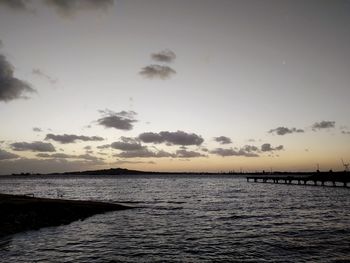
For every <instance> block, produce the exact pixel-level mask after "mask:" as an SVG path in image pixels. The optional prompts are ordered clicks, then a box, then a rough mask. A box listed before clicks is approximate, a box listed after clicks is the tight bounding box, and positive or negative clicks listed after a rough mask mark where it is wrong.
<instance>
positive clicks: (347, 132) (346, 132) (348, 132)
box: [341, 131, 350, 134]
mask: <svg viewBox="0 0 350 263" xmlns="http://www.w3.org/2000/svg"><path fill="white" fill-rule="evenodd" d="M341 133H342V134H350V131H341Z"/></svg>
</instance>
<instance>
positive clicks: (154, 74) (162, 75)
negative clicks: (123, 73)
mask: <svg viewBox="0 0 350 263" xmlns="http://www.w3.org/2000/svg"><path fill="white" fill-rule="evenodd" d="M140 74H141V75H142V76H144V77H146V78H149V79H153V78H159V79H168V78H170V77H171V75H174V74H176V71H175V70H173V69H172V68H171V67H169V66H162V65H149V66H146V67H144V68H142V70H141V71H140Z"/></svg>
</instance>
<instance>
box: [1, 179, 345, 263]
mask: <svg viewBox="0 0 350 263" xmlns="http://www.w3.org/2000/svg"><path fill="white" fill-rule="evenodd" d="M0 192H1V193H13V194H19V193H20V194H29V193H33V194H34V195H35V196H38V197H51V198H57V197H58V196H61V195H63V198H65V199H85V200H99V201H108V202H119V203H122V204H127V205H130V206H134V207H136V208H135V209H131V210H125V211H115V212H110V213H106V214H100V215H95V216H92V217H90V218H87V219H85V220H83V221H76V222H73V223H71V224H69V225H64V226H59V227H48V228H43V229H40V230H37V231H28V232H24V233H19V234H16V235H13V236H10V237H6V238H3V239H0V262H18V263H20V262H75V263H76V262H89V263H90V262H110V263H112V262H350V189H349V188H347V189H346V188H341V187H338V188H332V187H319V186H304V185H301V186H299V185H284V184H261V183H247V182H246V180H245V179H244V178H235V177H232V176H216V177H208V176H196V177H193V176H185V175H184V176H165V175H164V176H128V177H107V176H100V177H92V176H89V177H85V178H82V177H80V178H73V177H68V178H57V177H56V178H50V179H47V178H43V177H37V178H20V179H9V178H1V179H0Z"/></svg>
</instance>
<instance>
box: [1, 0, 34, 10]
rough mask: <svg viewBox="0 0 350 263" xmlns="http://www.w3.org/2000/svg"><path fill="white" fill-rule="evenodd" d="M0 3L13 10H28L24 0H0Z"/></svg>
mask: <svg viewBox="0 0 350 263" xmlns="http://www.w3.org/2000/svg"><path fill="white" fill-rule="evenodd" d="M0 5H4V6H6V7H8V8H11V9H13V10H15V11H26V10H28V7H27V1H26V0H0Z"/></svg>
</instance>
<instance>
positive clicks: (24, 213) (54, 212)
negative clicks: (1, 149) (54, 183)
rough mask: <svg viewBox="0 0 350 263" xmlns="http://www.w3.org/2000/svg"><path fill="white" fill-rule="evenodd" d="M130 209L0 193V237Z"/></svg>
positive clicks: (101, 203)
mask: <svg viewBox="0 0 350 263" xmlns="http://www.w3.org/2000/svg"><path fill="white" fill-rule="evenodd" d="M130 208H131V207H128V206H124V205H120V204H114V203H103V202H93V201H76V200H63V199H48V198H35V197H29V196H21V195H6V194H0V211H1V212H0V237H3V236H7V235H11V234H15V233H18V232H22V231H27V230H34V229H39V228H41V227H48V226H58V225H64V224H69V223H71V222H73V221H76V220H83V219H85V218H87V217H89V216H92V215H95V214H100V213H105V212H109V211H116V210H124V209H130Z"/></svg>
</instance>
